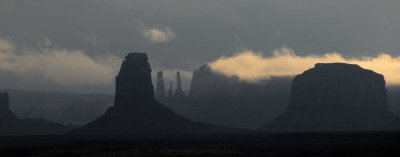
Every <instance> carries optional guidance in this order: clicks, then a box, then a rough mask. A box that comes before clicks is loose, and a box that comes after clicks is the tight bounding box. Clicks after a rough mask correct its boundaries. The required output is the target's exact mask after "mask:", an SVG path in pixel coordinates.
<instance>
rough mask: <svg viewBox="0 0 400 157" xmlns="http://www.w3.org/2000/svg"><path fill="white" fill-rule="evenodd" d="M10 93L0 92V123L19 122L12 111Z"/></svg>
mask: <svg viewBox="0 0 400 157" xmlns="http://www.w3.org/2000/svg"><path fill="white" fill-rule="evenodd" d="M9 103H10V102H9V97H8V93H7V92H4V93H1V92H0V122H1V121H12V120H17V117H16V116H15V114H14V113H13V112H12V111H11V110H10V104H9Z"/></svg>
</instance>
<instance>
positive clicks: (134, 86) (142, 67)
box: [114, 53, 154, 106]
mask: <svg viewBox="0 0 400 157" xmlns="http://www.w3.org/2000/svg"><path fill="white" fill-rule="evenodd" d="M152 101H154V89H153V84H152V82H151V67H150V64H149V62H148V58H147V55H146V54H145V53H129V54H128V55H127V56H126V57H125V60H124V61H123V62H122V65H121V70H120V71H119V74H118V76H117V77H116V93H115V104H114V105H115V106H120V105H121V106H124V105H145V104H148V103H149V102H152Z"/></svg>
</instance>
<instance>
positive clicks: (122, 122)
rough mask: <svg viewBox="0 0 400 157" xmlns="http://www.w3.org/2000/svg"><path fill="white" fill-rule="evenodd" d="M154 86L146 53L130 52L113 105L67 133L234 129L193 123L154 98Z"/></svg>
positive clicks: (118, 79) (163, 132) (136, 132)
mask: <svg viewBox="0 0 400 157" xmlns="http://www.w3.org/2000/svg"><path fill="white" fill-rule="evenodd" d="M159 74H160V73H159ZM161 76H162V75H161V74H160V75H159V77H158V78H159V79H161V78H162V77H161ZM160 82H162V81H160ZM160 88H162V87H160ZM153 90H154V89H153V85H152V82H151V67H150V64H149V63H148V58H147V55H146V54H145V53H129V54H128V55H127V56H126V58H125V60H124V61H123V63H122V65H121V69H120V72H119V74H118V76H117V77H116V93H115V102H114V106H112V107H110V108H109V109H108V110H107V112H106V113H105V114H104V115H103V116H101V117H100V118H98V119H96V120H95V121H93V122H91V123H89V124H87V125H86V126H84V127H82V128H78V129H75V130H72V131H71V132H70V134H98V135H99V134H104V135H137V134H188V133H189V134H191V133H202V134H203V133H222V132H224V133H226V132H232V131H234V130H233V129H229V128H224V127H217V126H212V125H206V124H201V123H194V122H192V121H190V120H188V119H186V118H184V117H183V116H180V115H178V114H176V113H174V112H173V111H171V110H170V109H168V108H167V107H165V106H164V105H162V104H160V103H158V102H157V101H156V100H155V99H154V92H153ZM235 131H236V130H235Z"/></svg>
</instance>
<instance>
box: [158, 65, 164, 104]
mask: <svg viewBox="0 0 400 157" xmlns="http://www.w3.org/2000/svg"><path fill="white" fill-rule="evenodd" d="M156 97H157V98H158V99H163V98H165V85H164V77H163V72H162V71H159V72H158V73H157V88H156Z"/></svg>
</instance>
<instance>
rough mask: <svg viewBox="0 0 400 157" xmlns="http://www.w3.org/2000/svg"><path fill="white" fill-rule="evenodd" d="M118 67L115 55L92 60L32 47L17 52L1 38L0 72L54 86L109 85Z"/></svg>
mask: <svg viewBox="0 0 400 157" xmlns="http://www.w3.org/2000/svg"><path fill="white" fill-rule="evenodd" d="M120 64H121V58H119V57H117V56H114V55H98V56H95V57H91V56H88V55H86V54H85V53H84V52H83V51H80V50H67V49H55V48H35V49H29V50H26V49H24V50H20V51H19V50H17V49H16V45H15V44H14V43H13V42H12V41H10V40H7V39H0V71H6V72H12V73H17V74H21V75H23V76H27V77H28V76H38V77H40V78H43V79H46V80H48V81H51V82H53V83H57V84H62V85H69V86H78V85H101V84H111V83H113V80H114V76H115V75H116V72H117V70H118V68H119V66H120Z"/></svg>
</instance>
